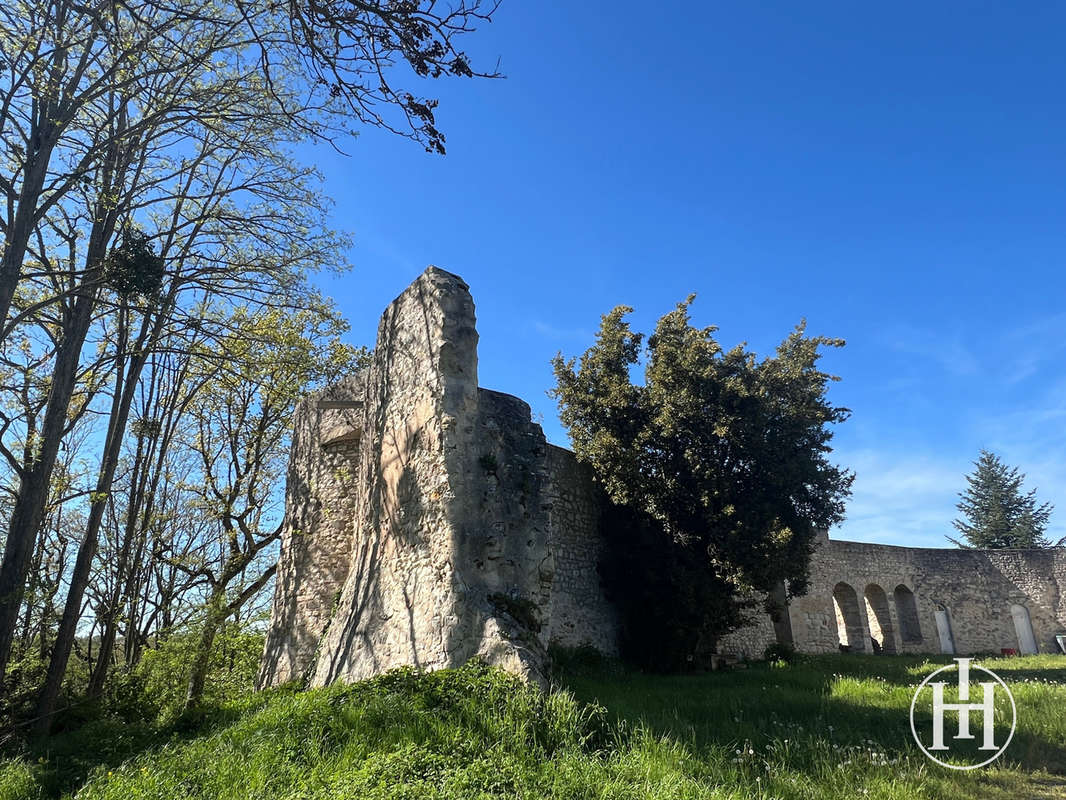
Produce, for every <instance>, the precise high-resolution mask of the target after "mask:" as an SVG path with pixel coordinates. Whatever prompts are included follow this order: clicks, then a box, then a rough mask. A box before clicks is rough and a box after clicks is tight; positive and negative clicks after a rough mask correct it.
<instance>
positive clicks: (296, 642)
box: [259, 375, 365, 686]
mask: <svg viewBox="0 0 1066 800" xmlns="http://www.w3.org/2000/svg"><path fill="white" fill-rule="evenodd" d="M363 379H364V376H363V375H356V376H353V377H350V378H346V379H344V380H342V381H340V382H339V383H337V384H335V385H334V386H331V387H329V388H328V389H326V390H323V391H321V392H318V393H316V394H313V395H311V396H309V397H307V398H305V399H304V400H303V401H301V402H300V403H299V405H298V406H297V408H296V413H295V414H294V418H293V436H292V444H291V448H290V451H289V469H288V476H287V483H286V487H285V509H286V513H285V519H284V520H283V523H282V535H281V556H280V558H279V561H278V569H277V578H276V587H275V590H274V605H273V610H272V624H271V627H270V629H269V631H268V634H267V639H266V647H265V651H264V657H263V660H262V670H261V672H260V675H259V684H260V685H261V686H273V685H277V684H280V683H286V682H288V681H291V680H295V679H297V678H302V677H304V676H305V673H307V672H308V670H309V669H310V668H311V666H312V665H313V662H314V657H315V649H316V648H317V647H318V643H319V640H320V639H321V638H322V634H323V632H324V631H325V629H326V625H327V623H328V622H329V618H330V615H331V614H332V611H333V604H334V602H335V601H336V598H337V595H338V593H339V592H340V589H341V586H342V584H343V583H344V578H345V576H347V574H348V561H349V557H350V555H351V548H352V521H353V512H354V500H355V497H356V490H357V486H356V470H357V463H358V453H359V444H360V420H359V417H360V409H361V406H362V398H363V394H364V391H365V381H364V380H363Z"/></svg>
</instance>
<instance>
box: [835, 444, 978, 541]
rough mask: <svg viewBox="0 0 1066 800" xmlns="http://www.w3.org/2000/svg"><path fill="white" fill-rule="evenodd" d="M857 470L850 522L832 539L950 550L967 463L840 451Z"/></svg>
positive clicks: (841, 457) (930, 456)
mask: <svg viewBox="0 0 1066 800" xmlns="http://www.w3.org/2000/svg"><path fill="white" fill-rule="evenodd" d="M836 460H837V461H839V462H840V463H842V464H845V465H847V466H849V467H850V468H852V469H853V470H855V484H854V486H853V487H852V491H853V494H852V497H851V500H850V501H849V503H848V508H847V519H846V520H845V521H844V523H843V524H842V525H840V526H839V527H838V528H836V529H834V531H833V532H832V535H833V536H834V537H835V538H840V539H853V540H856V541H862V542H877V543H880V544H899V545H908V546H911V547H945V546H949V542H948V541H947V539H946V538H945V536H948V535H951V534H952V533H953V531H954V528H952V526H951V520H952V519H953V518H954V515H955V503H956V502H957V493H958V491H959V489H960V488H961V487H960V484H961V483H962V482H963V475H964V474H965V472H966V469H967V466H968V465H967V463H966V462H965V461H961V462H959V461H958V460H952V459H948V458H943V457H938V456H936V455H934V454H919V453H912V454H905V455H892V454H886V453H882V452H879V451H877V450H860V451H856V452H838V453H837V454H836Z"/></svg>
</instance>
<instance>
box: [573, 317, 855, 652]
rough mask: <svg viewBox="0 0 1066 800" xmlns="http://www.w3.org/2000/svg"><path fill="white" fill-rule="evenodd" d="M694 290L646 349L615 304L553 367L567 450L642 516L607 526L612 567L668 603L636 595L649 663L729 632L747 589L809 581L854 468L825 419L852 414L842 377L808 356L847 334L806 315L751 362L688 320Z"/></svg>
mask: <svg viewBox="0 0 1066 800" xmlns="http://www.w3.org/2000/svg"><path fill="white" fill-rule="evenodd" d="M692 300H693V297H689V298H688V299H687V300H686V301H685V302H683V303H681V304H679V305H678V306H677V308H676V310H674V311H672V312H671V313H669V314H667V315H666V316H664V317H663V318H662V319H660V320H659V322H658V325H657V326H656V329H655V333H654V334H653V335H652V336H651V337H650V338H649V339H648V341H647V347H646V351H645V348H644V347H643V346H642V345H643V339H644V337H643V335H642V334H640V333H635V332H633V331H631V330H630V327H629V324H628V323H627V322H626V321H625V319H624V318H625V316H626V314H628V313H630V312H631V311H632V309H630V308H628V307H624V306H620V307H618V308H615V309H614V310H613V311H611V312H610V313H609V314H607V315H606V316H604V317H603V318H602V322H601V325H600V330H599V333H598V334H597V338H596V343H595V345H593V347H591V348H590V349H589V350H587V351H586V352H585V354H584V355H582V356H581V358H580V360H579V361H578V362H576V363H575V361H574V360H573V359H571V360H569V361H567V360H564V359H563V358H562V356H561V355H560V356H556V358H555V359H554V361H553V366H554V369H555V376H556V381H557V385H556V388H555V389H554V396H555V397H556V398H557V399H558V401H559V408H560V415H561V418H562V421H563V423H564V424H565V425H566V426H567V428H568V429H569V432H570V437H571V440H572V442H573V447H574V452H575V454H576V455H577V457H578V458H579V459H580V460H581V461H583V462H586V463H588V464H590V465H591V466H592V468H593V470H594V473H595V475H596V476H597V479H598V481H599V482H600V483H601V484H602V486H603V488H604V490H605V491H606V494H607V496H608V497H609V498H610V500H611V501H613V502H614V503H615V504H616V505H617V506H620V507H624V508H626V509H628V510H629V511H630V512H632V514H633V516H634V518H635V520H634V522H633V523H632V524H631V525H628V526H627V525H624V524H612V525H609V527H608V529H607V535H608V536H609V537H612V538H613V545H614V546H613V547H609V550H610V551H612V552H611V553H609V555H608V558H607V562H606V563H607V564H608V565H610V564H611V563H612V559H613V560H614V567H613V568H612V569H611V570H609V572H613V573H614V574H617V575H625V576H626V580H627V582H628V584H629V586H630V588H631V590H632V591H631V592H630V595H631V596H639V595H641V594H644V595H647V596H652V595H659V596H663V597H665V598H667V600H668V601H669V602H667V603H644V602H636V603H634V604H632V610H634V611H635V612H639V613H636V614H634V615H631V616H630V617H629V619H628V620H627V625H628V626H629V629H628V631H627V633H626V634H625V635H626V636H627V638H628V640H629V643H630V648H629V650H630V654H631V655H637V656H640V655H641V651H642V650H643V651H649V650H654V649H658V651H659V652H658V653H656V654H654V655H655V657H656V658H660V659H661V660H660V662H659V663H658V664H649V666H660V667H664V668H674V667H677V666H680V665H683V664H684V663H685V662H686V661H691V660H692V658H693V657H694V656H695V654H696V652H697V651H698V650H699V649H701V648H706V647H709V646H711V645H713V642H714V641H715V640H716V639H717V638H718V637H719V636H721V635H722V634H724V633H726V632H728V631H729V630H731V629H733V628H735V627H737V625H738V624H740V622H741V618H742V615H741V613H740V611H741V610H742V608H743V607H744V606H745V604H746V603H745V601H744V600H743V599H742V598H744V597H750V596H751V595H752V593H754V592H760V593H766V594H768V593H769V592H771V591H772V590H773V589H775V588H776V587H778V586H780V585H781V583H782V582H787V589H788V593H789V595H790V596H791V595H798V594H803V593H804V592H805V591H806V589H807V581H808V574H807V572H808V562H809V558H810V555H811V550H812V546H813V543H814V538H815V535H816V531H817V530H819V529H824V528H827V527H829V526H830V525H832V524H835V523H837V522H839V521H840V520H842V519H843V517H844V501H845V499H846V498H847V497H848V495H849V494H850V487H851V483H852V480H853V477H854V476H853V475H852V474H851V473H850V472H849V471H847V470H844V469H841V468H839V467H837V466H834V465H833V464H832V463H830V461H829V459H828V454H829V452H830V447H829V442H830V439H831V438H832V433H831V431H830V429H829V428H828V425H829V424H831V423H840V422H843V421H844V420H845V419H847V417H848V415H849V411H848V410H847V409H845V408H838V407H835V406H833V405H832V404H831V403H830V402H829V401H828V399H827V397H826V391H827V388H828V384H829V382H830V381H832V380H836V378H835V376H832V375H829V374H827V373H825V372H822V371H821V370H819V369H818V366H817V362H818V359H819V356H820V352H819V351H820V348H821V347H823V346H826V347H840V346H842V345H843V341H841V340H839V339H827V338H824V337H808V336H806V335H805V333H804V325H803V324H801V325H799V326H798V327H797V328H796V329H795V330H794V331H793V332H792V333H791V334H790V335H789V336H788V337H787V338H786V339H785V340H784V341H783V342H782V343H781V344H780V345H779V346H778V348H777V352H776V354H775V355H774V356H773V357H768V358H764V359H762V360H761V361H758V360H757V359H756V356H755V354H754V353H752V352H750V351H748V350H745V349H744V346H743V345H738V346H737V347H734V348H733V349H731V350H729V351H725V350H723V349H722V347H721V346H720V345H719V344H718V342H717V341H716V340H715V338H714V332H715V330H716V328H713V327H709V328H696V327H694V326H693V325H692V324H691V323H690V320H689V305H690V303H691V302H692ZM645 352H646V366H645V380H644V383H643V384H639V383H634V381H633V380H632V378H631V371H632V369H633V368H634V367H635V366H636V365H638V364H639V363H640V362H641V360H642V354H645ZM649 525H652V526H654V527H655V528H656V531H657V532H656V533H654V534H649V533H648V528H649ZM634 531H638V533H634ZM649 536H652V537H653V538H652V539H651V540H649ZM657 553H658V556H657V555H656V554H657ZM619 559H621V563H618V560H619ZM651 559H657V560H654V561H652V560H651ZM634 581H637V582H638V583H639V585H638V584H635V583H634ZM671 603H672V604H673V605H672V607H668V608H667V607H665V606H668V605H671ZM681 615H683V616H684V624H680V625H679V624H678V619H679V618H680V617H681ZM645 655H649V654H648V653H646V652H645Z"/></svg>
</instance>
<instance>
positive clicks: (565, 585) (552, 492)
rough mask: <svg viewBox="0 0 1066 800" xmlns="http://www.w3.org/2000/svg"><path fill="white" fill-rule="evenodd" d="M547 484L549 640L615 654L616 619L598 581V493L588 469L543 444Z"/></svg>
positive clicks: (566, 453) (567, 454) (601, 544)
mask: <svg viewBox="0 0 1066 800" xmlns="http://www.w3.org/2000/svg"><path fill="white" fill-rule="evenodd" d="M548 471H549V474H550V476H551V483H550V487H549V490H548V495H549V498H550V500H551V552H552V556H553V558H554V561H555V580H554V582H553V585H552V594H551V614H550V616H551V628H550V633H549V639H550V641H551V643H552V644H554V645H558V646H561V647H581V646H584V645H589V646H592V647H594V648H596V649H597V650H599V651H600V652H602V653H606V654H608V655H615V654H617V652H618V619H617V614H616V613H615V610H614V608H613V607H612V606H611V604H610V603H609V602H608V601H607V598H606V597H604V593H603V588H602V587H601V585H600V574H599V561H600V553H601V551H602V549H603V547H604V542H603V538H602V535H601V532H600V508H601V507H602V505H601V504H602V503H603V502H604V498H603V497H602V495H601V492H600V491H599V489H597V487H596V486H595V485H594V484H593V482H592V474H591V471H590V470H589V469H588V467H585V466H583V465H581V464H579V463H578V462H577V459H576V458H575V457H574V454H573V453H571V452H570V451H569V450H564V449H563V448H561V447H556V446H554V445H548Z"/></svg>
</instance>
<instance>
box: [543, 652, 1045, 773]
mask: <svg viewBox="0 0 1066 800" xmlns="http://www.w3.org/2000/svg"><path fill="white" fill-rule="evenodd" d="M977 660H978V663H981V662H982V661H983V659H977ZM989 661H991V660H990V659H989ZM949 663H951V659H950V657H943V658H940V657H937V658H925V657H908V656H900V657H877V656H825V657H806V658H801V659H799V661H798V662H797V663H796V664H794V665H791V666H788V667H784V668H771V667H770V666H768V665H765V664H753V665H751V666H750V667H749V668H748V669H742V670H732V671H727V672H716V673H707V674H701V675H688V676H661V675H647V674H643V673H639V672H634V671H628V670H625V669H621V668H618V667H617V666H614V667H611V666H608V665H601V666H600V667H599V668H595V667H588V668H584V669H576V670H574V671H571V672H564V673H563V674H562V675H561V676H560V683H562V684H563V685H564V686H566V687H567V688H569V689H570V690H571V691H573V692H574V694H575V695H576V696H577V697H578V698H579V699H581V700H584V701H586V702H598V703H600V704H601V705H603V706H605V707H606V708H607V709H608V711H609V712H610V713H611V714H612V715H614V716H617V717H618V718H620V719H621V720H623V722H624V724H625V725H626V727H629V728H632V727H634V726H636V725H643V726H644V727H646V728H647V729H648V730H649V731H650V732H652V733H654V734H656V735H666V734H668V735H671V736H674V737H677V738H679V739H680V740H682V741H685V742H688V743H690V744H691V745H692V746H693V747H695V748H697V749H702V748H713V747H722V748H727V749H728V748H734V747H737V746H738V745H740V744H742V743H744V742H752V743H756V744H762V743H764V742H767V741H768V740H769V741H773V740H777V741H782V740H784V739H789V740H790V741H793V742H795V743H797V744H799V743H804V744H806V745H808V747H806V748H803V749H804V750H805V751H806V752H808V754H810V753H814V752H815V750H816V749H818V748H819V747H820V748H821V752H824V751H825V748H826V747H829V748H830V749H832V748H834V747H838V748H839V749H840V752H841V753H842V755H841V760H843V759H844V758H845V755H843V754H844V753H847V752H849V749H850V750H852V751H853V750H855V749H862V748H871V747H872V748H873V749H874V750H876V751H879V752H882V753H888V754H890V755H891V756H917V755H919V754H920V750H919V749H918V747H917V745H916V743H915V741H914V738H913V735H912V732H911V727H910V701H911V698H912V697H913V692H914V688H915V687H916V686H917V684H918V683H920V682H921V680H923V679H924V677H925V675H927V674H928V673H929V672H931V671H932V670H933V669H935V665H942V664H949ZM1062 663H1063V665H1064V667H1066V658H1064V659H1063V660H1062ZM924 665H928V669H924V668H923V666H924ZM992 668H993V669H994V670H995V671H996V673H997V674H999V675H1000V677H1002V678H1003V679H1004V680H1005V681H1006V682H1007V683H1008V685H1015V684H1022V683H1023V682H1025V681H1033V682H1036V683H1046V682H1048V681H1051V682H1052V683H1055V684H1059V683H1062V682H1063V680H1064V679H1066V668H1064V669H1059V668H1057V667H1051V668H1034V667H1031V666H1027V665H1026V664H1025V663H1024V662H1020V663H1019V664H1018V666H1016V667H1014V666H1011V664H1010V662H1009V660H1006V662H1004V660H996V662H995V664H994V667H992ZM842 677H844V678H854V679H855V680H856V681H859V683H858V684H852V683H851V682H850V681H842V680H841V678H842ZM1061 692H1062V694H1063V695H1064V696H1066V685H1064V686H1061ZM1016 694H1022V693H1021V692H1016ZM1025 699H1026V698H1025V697H1024V695H1023V696H1022V698H1020V699H1019V707H1018V728H1017V730H1016V732H1015V735H1014V738H1013V739H1012V740H1011V743H1010V746H1009V748H1008V750H1007V751H1006V753H1005V754H1004V756H1003V758H1002V761H1003V762H1004V763H1005V765H1013V766H1018V767H1020V768H1021V769H1022V770H1025V771H1037V770H1046V771H1048V772H1051V773H1057V774H1066V735H1064V732H1066V720H1063V718H1062V714H1061V711H1060V709H1061V707H1062V705H1061V704H1062V699H1063V698H1062V697H1053V696H1051V695H1047V696H1046V697H1045V698H1043V699H1042V700H1040V703H1039V707H1035V708H1027V707H1026V705H1025ZM1052 717H1055V718H1057V719H1053V718H1052ZM916 724H917V725H918V729H919V731H922V730H923V729H924V730H929V729H931V726H932V715H931V713H924V714H922V713H919V714H918V715H917V717H916ZM946 724H947V726H948V730H949V731H951V729H952V727H953V726H954V725H955V721H954V715H949V716H948V718H947V719H946ZM952 735H953V733H952V732H949V733H947V736H948V737H949V738H950V737H951V736H952ZM1007 735H1008V730H1007V729H1006V728H1002V727H997V731H996V741H997V742H1002V741H1005V740H1006V738H1007ZM957 744H959V743H956V745H957ZM973 744H974V745H975V746H976V744H978V742H974V743H973ZM955 750H956V752H957V753H960V754H962V753H963V752H964V751H963V750H962V749H960V748H958V747H956V748H955ZM834 752H835V750H834ZM974 752H975V753H976V750H975V751H974ZM798 760H799V762H800V763H797V764H795V767H796V768H797V769H800V770H804V768H805V766H813V764H812V765H805V764H804V763H802V762H803V756H802V755H800V756H799V757H798Z"/></svg>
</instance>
